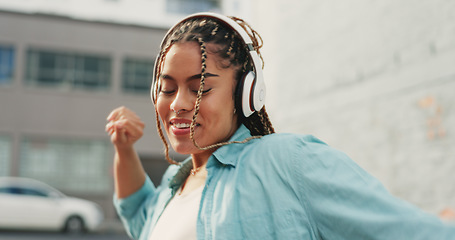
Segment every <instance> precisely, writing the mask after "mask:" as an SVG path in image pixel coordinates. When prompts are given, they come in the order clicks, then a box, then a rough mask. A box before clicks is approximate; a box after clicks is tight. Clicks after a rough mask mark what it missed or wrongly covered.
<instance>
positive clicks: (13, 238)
mask: <svg viewBox="0 0 455 240" xmlns="http://www.w3.org/2000/svg"><path fill="white" fill-rule="evenodd" d="M0 240H130V238H129V237H128V236H127V235H126V234H122V233H103V234H101V233H87V234H81V235H67V234H63V233H49V232H10V231H0Z"/></svg>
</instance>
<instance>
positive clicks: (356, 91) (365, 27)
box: [252, 0, 455, 213]
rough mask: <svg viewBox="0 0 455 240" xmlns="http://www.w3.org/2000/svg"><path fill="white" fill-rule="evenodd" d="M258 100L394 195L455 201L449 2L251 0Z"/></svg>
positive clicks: (431, 204) (283, 128)
mask: <svg viewBox="0 0 455 240" xmlns="http://www.w3.org/2000/svg"><path fill="white" fill-rule="evenodd" d="M252 5H253V9H254V14H253V15H254V17H253V19H254V20H253V22H252V23H253V26H254V27H256V28H257V30H258V31H259V32H260V33H262V35H263V38H264V42H265V47H264V53H263V54H264V57H265V64H266V66H265V68H266V70H265V74H266V75H265V76H266V82H267V84H268V98H267V103H266V105H267V106H268V109H269V113H270V115H271V118H272V120H273V122H274V124H275V127H276V129H277V130H278V131H279V132H295V133H308V134H314V135H316V136H317V137H319V138H321V139H322V140H324V141H325V142H327V143H329V144H330V145H331V146H333V147H335V148H338V149H340V150H342V151H344V152H346V153H347V154H348V155H350V156H351V157H352V158H353V159H354V160H355V161H356V162H358V163H359V164H360V165H361V166H363V167H364V168H366V169H367V170H368V171H369V172H370V173H372V174H373V175H374V176H376V177H378V178H379V179H380V180H381V181H382V182H383V183H384V184H385V185H386V187H387V188H388V189H389V190H390V191H391V192H392V193H393V194H395V195H397V196H399V197H401V198H404V199H406V200H408V201H410V202H412V203H414V204H416V205H418V206H420V207H421V208H423V209H425V210H427V211H430V212H433V213H437V212H438V211H440V210H441V209H443V208H444V207H452V208H453V207H455V174H454V172H455V148H454V147H453V146H454V144H455V2H454V1H451V0H422V1H412V0H399V1H397V0H381V1H377V0H345V1H336V0H332V1H330V0H323V1H320V0H313V1H311V0H280V1H276V0H266V1H263V0H255V1H254V4H252Z"/></svg>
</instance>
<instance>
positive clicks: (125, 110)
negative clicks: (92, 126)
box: [106, 106, 131, 121]
mask: <svg viewBox="0 0 455 240" xmlns="http://www.w3.org/2000/svg"><path fill="white" fill-rule="evenodd" d="M129 112H131V111H130V110H129V109H128V108H126V107H125V106H121V107H118V108H116V109H114V110H112V112H111V113H110V114H109V115H108V116H107V118H106V119H107V121H115V120H117V119H118V118H119V117H121V116H123V115H126V114H128V113H129Z"/></svg>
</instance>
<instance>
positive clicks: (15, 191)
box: [0, 187, 48, 197]
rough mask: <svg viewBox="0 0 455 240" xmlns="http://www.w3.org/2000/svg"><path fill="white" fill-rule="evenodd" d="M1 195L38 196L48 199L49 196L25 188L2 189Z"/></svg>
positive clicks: (39, 191)
mask: <svg viewBox="0 0 455 240" xmlns="http://www.w3.org/2000/svg"><path fill="white" fill-rule="evenodd" d="M0 193H9V194H15V195H26V196H38V197H47V196H48V194H47V193H46V192H44V191H41V190H39V189H32V188H25V187H1V188H0Z"/></svg>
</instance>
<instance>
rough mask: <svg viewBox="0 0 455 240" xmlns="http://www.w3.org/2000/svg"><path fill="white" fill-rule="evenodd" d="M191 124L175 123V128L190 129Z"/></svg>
mask: <svg viewBox="0 0 455 240" xmlns="http://www.w3.org/2000/svg"><path fill="white" fill-rule="evenodd" d="M190 125H191V124H189V123H174V127H176V128H189V127H190Z"/></svg>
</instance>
